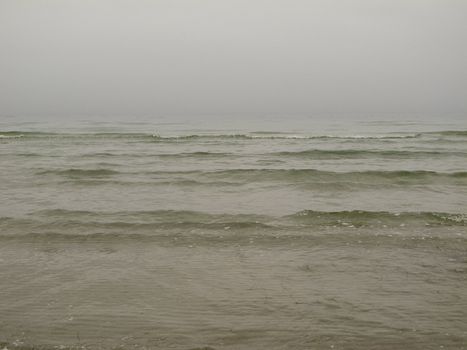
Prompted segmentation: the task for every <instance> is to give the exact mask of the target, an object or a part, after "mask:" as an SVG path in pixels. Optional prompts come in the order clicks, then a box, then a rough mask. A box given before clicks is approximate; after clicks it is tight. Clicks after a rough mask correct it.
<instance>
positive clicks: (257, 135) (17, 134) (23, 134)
mask: <svg viewBox="0 0 467 350" xmlns="http://www.w3.org/2000/svg"><path fill="white" fill-rule="evenodd" d="M433 135H435V136H440V137H456V138H465V137H466V136H467V130H444V131H432V132H415V133H387V134H380V135H306V134H291V133H285V132H267V131H257V132H251V133H242V134H189V135H159V134H155V133H144V132H143V133H136V132H135V133H131V132H130V133H128V132H126V133H125V132H107V133H99V132H97V133H83V132H68V133H60V132H47V131H17V130H16V131H1V130H0V138H3V139H8V138H25V139H29V138H44V137H48V138H110V139H125V138H129V139H142V140H148V141H156V142H164V141H169V142H170V141H191V140H202V139H206V140H232V139H237V140H255V139H270V140H276V139H279V140H280V139H283V140H312V139H323V140H326V139H331V140H336V139H342V140H346V139H347V140H365V139H368V140H378V139H381V140H391V139H414V138H421V137H423V136H433Z"/></svg>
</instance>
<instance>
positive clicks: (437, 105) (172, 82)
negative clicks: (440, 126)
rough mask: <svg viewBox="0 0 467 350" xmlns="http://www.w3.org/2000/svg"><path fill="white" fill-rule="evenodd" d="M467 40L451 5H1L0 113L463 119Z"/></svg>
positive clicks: (207, 1)
mask: <svg viewBox="0 0 467 350" xmlns="http://www.w3.org/2000/svg"><path fill="white" fill-rule="evenodd" d="M465 42H467V2H463V1H456V0H447V1H434V0H430V1H421V0H420V1H418V0H410V1H402V0H394V1H380V0H379V1H378V0H377V1H375V0H371V1H370V0H346V1H335V0H333V1H323V0H319V1H302V0H295V1H292V2H291V1H283V0H274V1H259V0H250V1H244V0H237V1H213V0H202V1H181V0H170V1H138V2H135V1H129V0H120V1H110V0H98V1H83V0H80V1H77V0H68V1H58V0H37V1H34V2H32V1H18V0H15V1H11V0H0V45H1V47H2V51H3V53H4V54H3V55H1V57H0V77H1V79H0V81H1V83H0V106H1V107H0V115H1V116H14V117H27V118H31V119H43V118H44V117H50V116H53V117H58V118H63V119H75V118H82V119H86V118H87V119H96V120H105V119H109V118H122V119H129V118H134V117H137V118H143V119H144V118H149V119H150V118H155V117H168V118H170V117H181V116H182V117H186V118H191V117H201V116H225V117H226V118H229V117H240V116H241V117H246V116H256V117H267V116H324V117H329V118H331V119H332V118H336V119H339V118H345V116H353V115H356V116H359V117H362V116H366V117H367V118H369V119H378V118H379V119H381V117H383V118H384V117H387V118H389V119H391V118H396V117H397V118H400V117H401V116H408V117H409V118H422V119H423V118H426V117H427V116H429V117H430V118H440V117H443V118H444V117H445V116H454V117H457V118H462V117H463V116H464V115H465V113H466V111H467V99H466V98H465V96H467V48H466V45H465ZM402 118H403V117H402Z"/></svg>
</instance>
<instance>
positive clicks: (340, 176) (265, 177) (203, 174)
mask: <svg viewBox="0 0 467 350" xmlns="http://www.w3.org/2000/svg"><path fill="white" fill-rule="evenodd" d="M37 175H41V176H44V175H55V176H62V177H67V178H71V179H84V180H86V179H87V178H89V179H93V178H98V179H102V180H106V178H109V177H111V176H114V175H128V176H134V175H145V176H146V180H145V179H143V178H142V179H140V181H143V182H148V180H151V176H152V177H153V176H157V179H153V180H154V181H153V182H154V183H155V184H156V183H164V182H165V183H167V184H169V183H170V184H177V183H183V182H185V185H189V184H190V181H191V182H192V184H208V183H212V184H216V183H218V184H222V183H225V184H234V183H237V184H242V183H246V182H248V183H251V182H268V181H269V182H286V183H291V184H295V183H318V182H326V183H329V182H333V183H339V182H346V183H355V184H356V183H360V182H368V183H381V182H389V183H407V182H415V183H417V182H420V183H423V182H426V183H430V182H433V181H451V182H452V181H454V182H459V181H461V182H462V183H464V181H465V180H467V172H465V171H461V172H451V173H442V172H435V171H427V170H394V171H382V170H369V171H352V172H333V171H323V170H317V169H280V168H279V169H271V168H245V169H228V170H212V171H204V170H180V171H144V172H131V171H129V172H120V171H116V170H112V169H109V168H97V169H80V168H69V169H48V170H43V171H39V172H37ZM174 177H177V178H174ZM186 181H188V182H186ZM104 182H105V181H104ZM125 183H127V184H137V183H138V182H133V181H126V182H125Z"/></svg>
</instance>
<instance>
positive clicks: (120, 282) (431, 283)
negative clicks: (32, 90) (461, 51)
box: [0, 118, 467, 349]
mask: <svg viewBox="0 0 467 350" xmlns="http://www.w3.org/2000/svg"><path fill="white" fill-rule="evenodd" d="M465 130H467V123H466V122H464V121H452V122H449V123H448V122H426V121H425V122H422V121H412V122H406V121H380V122H371V121H363V122H356V121H352V122H350V121H349V122H340V123H337V122H336V123H331V122H318V121H312V120H307V119H298V120H290V121H284V120H277V119H270V120H269V119H268V120H257V121H235V120H233V121H232V120H231V121H229V122H226V121H216V120H208V119H205V120H203V121H202V122H200V121H196V122H195V121H180V122H169V121H164V120H160V121H158V122H155V121H152V122H141V123H122V122H117V121H114V122H111V123H110V122H108V123H96V122H82V123H74V124H69V123H68V124H67V123H58V122H47V123H44V122H42V123H32V122H30V121H27V122H19V121H18V120H13V119H12V118H10V119H2V120H1V123H0V169H1V170H0V201H1V206H0V344H1V345H2V347H5V348H7V349H23V348H24V349H32V348H36V349H37V348H47V349H49V348H57V349H62V348H66V349H67V348H76V349H77V348H84V349H114V348H119V349H120V348H123V349H127V348H132V349H144V348H148V349H152V348H154V349H171V348H174V349H202V348H212V349H440V348H443V349H464V348H467V311H466V310H467V132H466V131H465Z"/></svg>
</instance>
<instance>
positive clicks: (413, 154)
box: [271, 149, 467, 159]
mask: <svg viewBox="0 0 467 350" xmlns="http://www.w3.org/2000/svg"><path fill="white" fill-rule="evenodd" d="M271 154H272V155H276V156H282V157H299V158H313V159H343V158H365V157H387V158H397V159H400V158H419V157H436V156H449V155H455V156H464V157H467V153H465V152H452V151H446V152H442V151H401V150H362V149H360V150H358V149H342V150H320V149H310V150H302V151H284V152H275V153H271Z"/></svg>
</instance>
